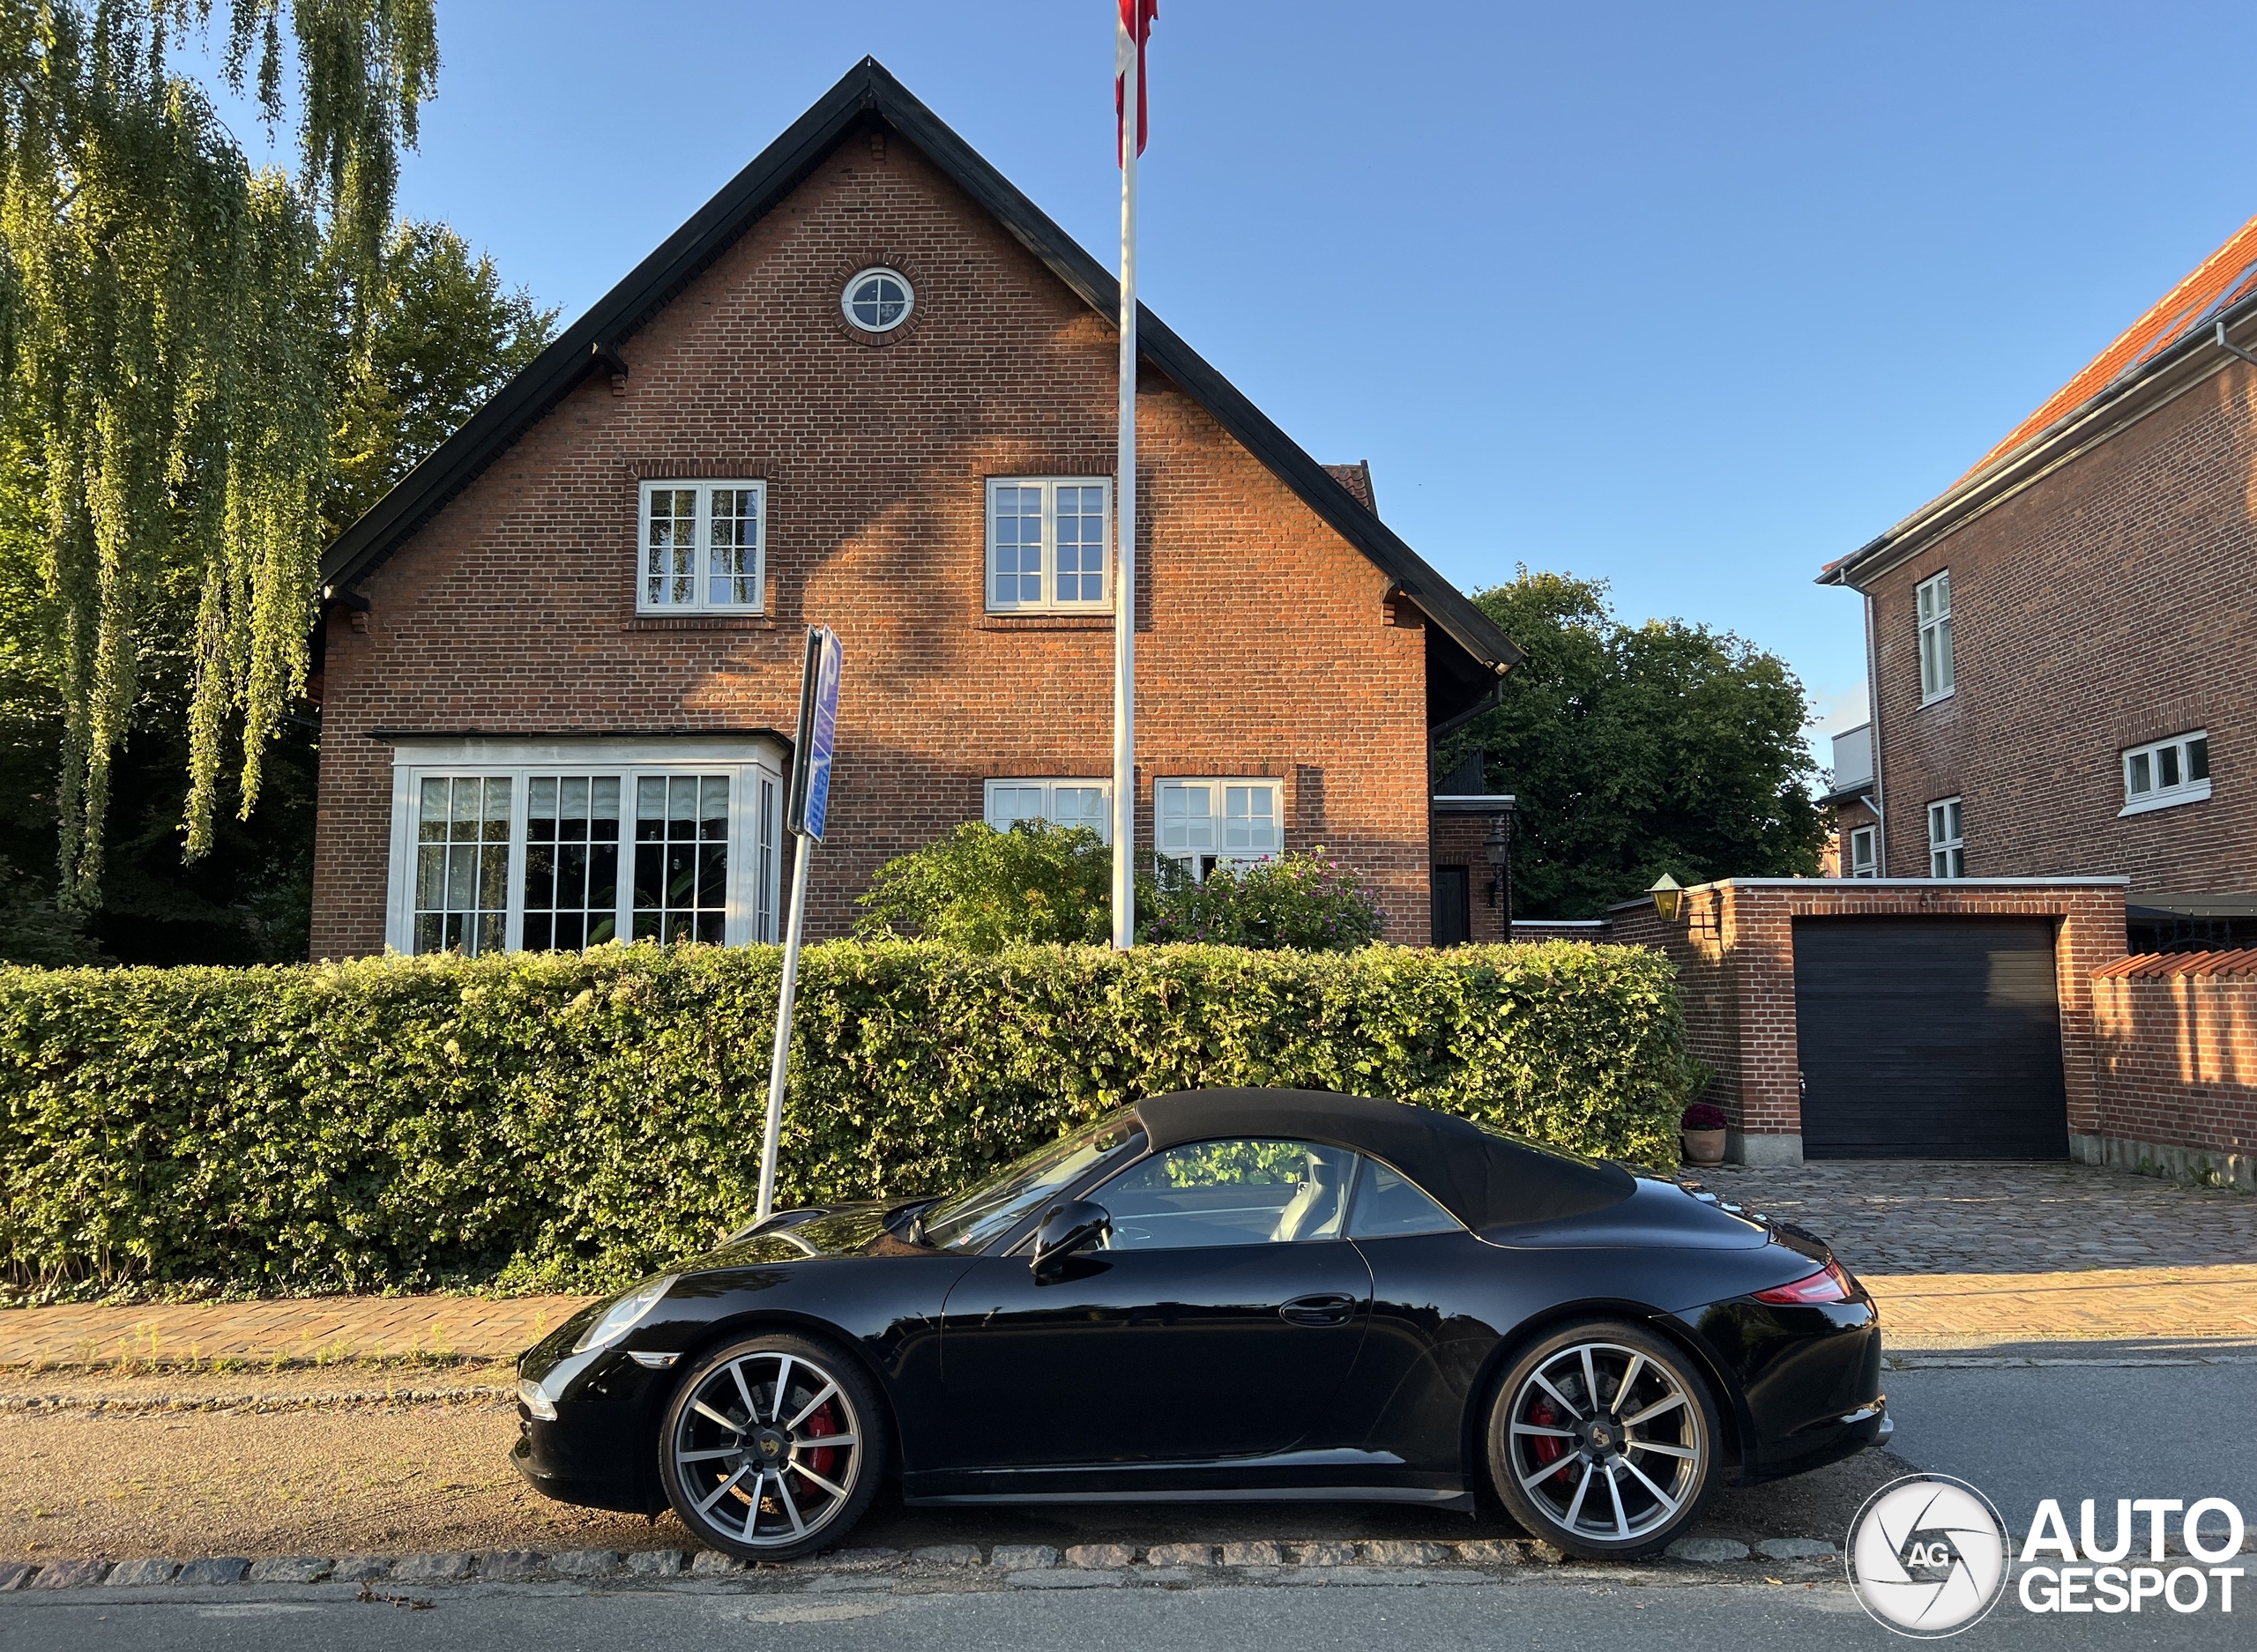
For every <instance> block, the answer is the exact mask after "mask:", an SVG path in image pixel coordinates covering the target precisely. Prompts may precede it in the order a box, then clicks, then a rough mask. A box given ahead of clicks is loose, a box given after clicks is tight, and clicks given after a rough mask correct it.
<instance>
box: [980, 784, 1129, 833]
mask: <svg viewBox="0 0 2257 1652" xmlns="http://www.w3.org/2000/svg"><path fill="white" fill-rule="evenodd" d="M1038 787H1039V788H1040V790H1041V793H1042V813H1041V814H1040V815H1000V814H999V811H998V805H997V803H996V798H997V796H998V795H999V794H1000V793H1006V792H1028V791H1033V790H1035V789H1036V788H1038ZM1061 791H1068V792H1091V791H1093V792H1095V793H1097V794H1098V796H1099V799H1100V800H1102V802H1103V805H1104V807H1102V808H1101V809H1100V810H1099V818H1098V821H1097V822H1096V824H1095V826H1094V827H1092V828H1091V830H1094V831H1095V832H1096V833H1097V835H1098V837H1099V840H1100V841H1101V842H1104V843H1107V844H1109V843H1111V842H1112V841H1113V782H1112V781H1110V780H1093V779H1077V778H1074V777H1072V776H1065V777H1062V778H1054V777H1042V778H1032V777H1030V778H1024V779H1017V778H1012V779H1002V780H990V781H988V782H987V785H986V786H985V787H984V788H983V789H982V793H981V796H980V818H982V819H983V820H985V821H986V822H987V823H988V824H989V825H990V826H992V827H994V829H995V830H997V831H1009V830H1010V828H1011V822H1013V821H1022V820H1035V819H1040V820H1047V821H1048V822H1050V823H1051V824H1052V825H1054V826H1055V825H1067V826H1087V825H1089V824H1090V822H1089V821H1088V820H1086V819H1074V818H1069V819H1068V820H1065V821H1063V822H1061V821H1060V820H1059V818H1058V793H1060V792H1061Z"/></svg>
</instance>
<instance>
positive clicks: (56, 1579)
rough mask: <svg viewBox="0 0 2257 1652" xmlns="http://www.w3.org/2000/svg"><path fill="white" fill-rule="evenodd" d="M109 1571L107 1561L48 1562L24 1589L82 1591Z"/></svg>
mask: <svg viewBox="0 0 2257 1652" xmlns="http://www.w3.org/2000/svg"><path fill="white" fill-rule="evenodd" d="M108 1571H109V1562H108V1561H107V1560H49V1561H48V1563H47V1564H46V1565H45V1566H41V1567H40V1569H39V1575H38V1576H37V1577H35V1578H34V1579H33V1580H32V1581H30V1582H29V1583H27V1584H26V1585H25V1587H26V1589H84V1588H86V1586H87V1585H88V1584H90V1583H99V1582H101V1581H102V1578H103V1577H104V1576H105V1575H106V1574H108Z"/></svg>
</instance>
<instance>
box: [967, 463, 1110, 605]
mask: <svg viewBox="0 0 2257 1652" xmlns="http://www.w3.org/2000/svg"><path fill="white" fill-rule="evenodd" d="M1112 520H1113V484H1112V482H1111V481H1110V480H1107V479H1106V478H1104V477H1102V476H1096V477H1091V476H1060V477H1043V476H997V477H991V478H989V479H988V482H987V610H988V612H989V613H991V614H1061V613H1066V614H1103V613H1106V612H1108V611H1110V610H1111V608H1112V606H1113V577H1112V572H1111V569H1110V568H1109V566H1108V555H1107V553H1108V551H1109V548H1110V547H1111V544H1112V532H1111V524H1112Z"/></svg>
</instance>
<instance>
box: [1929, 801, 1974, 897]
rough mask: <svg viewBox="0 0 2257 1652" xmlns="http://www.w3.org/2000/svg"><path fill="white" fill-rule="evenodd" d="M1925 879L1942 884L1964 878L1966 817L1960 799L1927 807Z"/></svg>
mask: <svg viewBox="0 0 2257 1652" xmlns="http://www.w3.org/2000/svg"><path fill="white" fill-rule="evenodd" d="M1928 875H1929V876H1930V877H1932V878H1940V879H1944V880H1946V881H1949V880H1952V879H1956V878H1963V877H1965V876H1966V875H1967V815H1966V809H1965V807H1963V800H1962V799H1959V798H1955V797H1940V798H1938V799H1936V800H1935V801H1934V802H1933V803H1931V804H1929V805H1928Z"/></svg>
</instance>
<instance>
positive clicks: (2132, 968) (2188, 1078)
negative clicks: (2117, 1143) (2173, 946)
mask: <svg viewBox="0 0 2257 1652" xmlns="http://www.w3.org/2000/svg"><path fill="white" fill-rule="evenodd" d="M2237 962H2238V968H2237V967H2236V965H2237ZM2092 996H2093V1012H2094V1023H2095V1028H2096V1031H2097V1039H2098V1083H2099V1128H2098V1131H2097V1134H2099V1135H2106V1136H2116V1137H2122V1138H2127V1139H2128V1140H2131V1141H2134V1142H2156V1143H2161V1144H2164V1145H2165V1146H2171V1147H2186V1148H2194V1149H2200V1150H2204V1151H2209V1152H2216V1153H2220V1154H2237V1155H2257V955H2253V954H2251V953H2247V952H2241V953H2226V954H2218V953H2191V954H2189V953H2176V954H2164V955H2160V956H2149V957H2136V958H2127V959H2125V960H2124V961H2123V962H2122V963H2120V964H2116V965H2114V966H2112V967H2111V968H2109V969H2104V970H2102V971H2099V973H2098V974H2097V975H2096V976H2095V977H2094V979H2093V982H2092Z"/></svg>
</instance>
